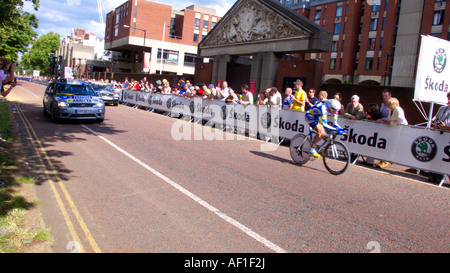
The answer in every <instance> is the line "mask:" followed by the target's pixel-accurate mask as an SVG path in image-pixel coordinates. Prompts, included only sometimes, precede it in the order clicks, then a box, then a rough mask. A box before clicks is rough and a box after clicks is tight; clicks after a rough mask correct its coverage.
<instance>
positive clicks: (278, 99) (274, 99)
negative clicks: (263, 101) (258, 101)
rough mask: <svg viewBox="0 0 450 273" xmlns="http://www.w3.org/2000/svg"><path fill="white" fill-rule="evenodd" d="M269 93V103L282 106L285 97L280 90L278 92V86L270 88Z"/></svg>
mask: <svg viewBox="0 0 450 273" xmlns="http://www.w3.org/2000/svg"><path fill="white" fill-rule="evenodd" d="M269 95H270V99H269V105H272V106H274V105H275V106H278V107H280V108H281V106H282V103H283V98H282V96H281V94H280V92H278V89H277V88H276V87H272V88H270V91H269Z"/></svg>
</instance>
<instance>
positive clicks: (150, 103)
mask: <svg viewBox="0 0 450 273" xmlns="http://www.w3.org/2000/svg"><path fill="white" fill-rule="evenodd" d="M147 102H148V104H149V105H152V96H148V99H147Z"/></svg>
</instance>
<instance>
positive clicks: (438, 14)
mask: <svg viewBox="0 0 450 273" xmlns="http://www.w3.org/2000/svg"><path fill="white" fill-rule="evenodd" d="M443 21H444V10H438V11H435V12H434V16H433V26H438V25H442V22H443Z"/></svg>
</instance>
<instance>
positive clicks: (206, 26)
mask: <svg viewBox="0 0 450 273" xmlns="http://www.w3.org/2000/svg"><path fill="white" fill-rule="evenodd" d="M208 24H209V22H208V20H203V28H204V29H208Z"/></svg>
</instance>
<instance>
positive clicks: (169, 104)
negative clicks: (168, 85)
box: [166, 99, 172, 109]
mask: <svg viewBox="0 0 450 273" xmlns="http://www.w3.org/2000/svg"><path fill="white" fill-rule="evenodd" d="M166 106H167V108H169V109H170V108H171V107H172V99H168V100H167V102H166Z"/></svg>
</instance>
